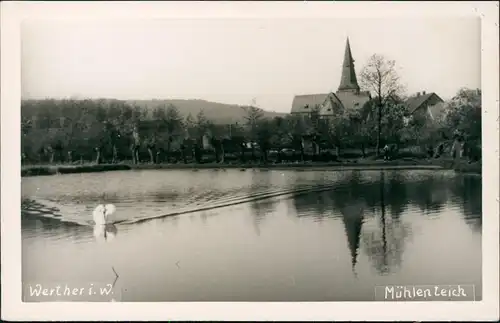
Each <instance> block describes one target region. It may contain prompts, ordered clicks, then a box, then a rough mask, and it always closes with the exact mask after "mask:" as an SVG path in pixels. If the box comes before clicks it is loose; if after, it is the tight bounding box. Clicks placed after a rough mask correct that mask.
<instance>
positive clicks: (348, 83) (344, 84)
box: [339, 38, 359, 91]
mask: <svg viewBox="0 0 500 323" xmlns="http://www.w3.org/2000/svg"><path fill="white" fill-rule="evenodd" d="M341 90H357V91H359V85H358V80H357V78H356V71H355V70H354V59H353V58H352V53H351V46H350V45H349V38H347V42H346V45H345V52H344V63H343V65H342V76H341V78H340V85H339V91H341Z"/></svg>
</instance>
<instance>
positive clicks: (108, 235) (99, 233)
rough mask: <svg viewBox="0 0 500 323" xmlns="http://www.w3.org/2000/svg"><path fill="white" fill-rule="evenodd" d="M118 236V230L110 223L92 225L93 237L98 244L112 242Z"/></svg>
mask: <svg viewBox="0 0 500 323" xmlns="http://www.w3.org/2000/svg"><path fill="white" fill-rule="evenodd" d="M117 234H118V228H117V227H116V226H115V225H114V224H111V223H108V224H105V225H99V224H96V225H94V237H95V239H96V240H97V241H98V242H109V241H112V240H113V239H114V238H115V237H116V235H117Z"/></svg>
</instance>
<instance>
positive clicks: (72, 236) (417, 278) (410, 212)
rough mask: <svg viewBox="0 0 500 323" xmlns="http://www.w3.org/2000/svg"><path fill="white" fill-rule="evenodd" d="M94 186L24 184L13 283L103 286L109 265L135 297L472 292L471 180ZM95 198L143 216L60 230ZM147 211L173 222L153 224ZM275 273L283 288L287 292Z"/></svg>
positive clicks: (351, 174)
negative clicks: (424, 287) (411, 289)
mask: <svg viewBox="0 0 500 323" xmlns="http://www.w3.org/2000/svg"><path fill="white" fill-rule="evenodd" d="M86 176H88V177H86ZM99 176H100V177H102V176H105V177H107V179H108V180H106V182H107V183H113V182H114V183H115V184H117V185H114V186H109V187H104V188H102V187H100V186H92V185H93V183H94V181H95V179H94V178H93V175H91V174H87V175H85V176H81V177H77V176H73V175H68V176H66V175H64V176H59V177H50V178H49V177H48V178H43V179H41V178H27V179H23V186H22V189H23V197H24V198H25V199H24V200H23V202H22V210H23V212H22V213H23V216H22V230H23V235H22V236H23V261H24V262H23V279H48V278H47V277H49V278H51V277H52V278H58V279H60V278H64V279H66V280H70V279H77V278H78V279H82V278H81V277H86V278H85V279H87V278H88V279H89V280H99V279H108V278H109V277H108V276H111V275H113V273H112V271H111V270H110V268H111V267H114V266H116V269H118V272H119V274H120V276H121V278H120V283H122V284H123V285H124V286H126V288H127V289H128V290H129V291H132V290H133V292H129V293H127V299H131V300H134V301H135V300H140V301H172V300H191V301H192V300H198V301H214V300H219V301H228V300H241V301H271V300H277V301H304V300H310V301H325V300H328V301H331V300H335V301H345V300H353V301H354V300H365V301H369V300H372V296H373V295H372V293H373V288H372V287H373V286H372V285H374V284H379V285H380V284H385V283H387V282H389V281H390V282H391V284H414V283H416V282H419V283H421V284H429V283H442V282H443V281H446V282H447V283H451V282H456V283H459V284H460V283H467V282H469V283H474V284H479V282H480V275H481V273H480V261H481V259H480V236H481V234H480V232H481V225H482V222H481V179H480V178H477V177H466V176H457V175H455V174H454V173H450V172H429V171H414V172H409V171H387V172H380V171H344V172H308V171H303V172H294V171H283V172H280V171H258V170H255V171H246V172H240V171H238V170H234V171H232V170H227V171H225V172H221V171H218V172H216V171H203V170H201V171H198V172H191V171H188V172H182V171H179V172H177V171H165V172H157V171H145V172H128V173H123V174H116V173H113V172H110V173H103V174H99ZM115 176H117V177H116V178H115ZM75 179H77V180H79V185H78V186H77V187H75V184H74V183H75ZM86 179H88V180H86ZM92 190H94V191H92ZM83 191H85V192H86V193H85V194H83V197H82V195H80V193H81V192H83ZM104 193H105V197H106V200H107V201H110V200H112V201H110V202H113V204H115V205H116V206H117V209H118V210H119V212H117V215H118V216H119V217H120V219H130V218H132V219H136V218H146V219H149V220H148V221H145V222H143V223H140V224H137V223H135V224H128V225H124V224H123V223H120V224H117V225H115V226H106V227H99V228H96V227H94V226H93V225H88V224H87V225H79V224H76V223H73V222H64V221H66V220H71V221H73V220H78V219H83V222H85V219H86V217H87V216H88V215H90V214H91V210H92V209H93V207H94V206H95V205H96V203H97V202H100V201H101V199H102V197H103V194H104ZM94 198H95V199H97V201H94V200H93V199H94ZM33 200H35V201H33ZM90 200H92V201H90ZM115 201H116V202H115ZM86 205H88V206H86ZM228 205H229V206H228ZM222 206H224V207H222ZM184 211H186V212H185V213H183V212H184ZM158 214H170V216H166V217H161V218H158V219H156V220H151V216H154V215H158ZM172 214H180V215H177V216H173V215H172ZM40 215H42V216H40ZM68 215H71V216H68ZM464 223H467V225H465V224H464ZM118 231H119V234H118ZM443 232H446V233H448V232H453V234H451V235H450V234H448V235H443ZM443 237H444V239H445V240H443ZM113 239H115V241H113ZM111 241H113V243H110V242H111ZM118 241H119V242H120V243H116V242H118ZM73 242H76V243H73ZM99 242H100V243H104V245H100V244H99ZM441 255H446V256H444V257H443V256H441ZM175 261H180V264H181V265H180V266H181V268H182V270H179V268H178V267H177V266H176V265H175ZM449 263H451V264H450V265H448V264H449ZM311 264H313V265H311ZM144 268H147V270H144ZM457 268H458V269H457ZM285 276H286V277H288V276H291V277H293V278H294V283H293V284H291V283H290V282H289V281H287V283H286V284H284V282H283V281H284V279H283V277H285ZM106 277H108V278H106ZM356 277H357V279H356ZM111 278H114V276H111ZM388 279H390V280H388ZM429 280H432V281H429ZM361 283H362V284H361Z"/></svg>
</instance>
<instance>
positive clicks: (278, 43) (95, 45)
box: [2, 2, 499, 320]
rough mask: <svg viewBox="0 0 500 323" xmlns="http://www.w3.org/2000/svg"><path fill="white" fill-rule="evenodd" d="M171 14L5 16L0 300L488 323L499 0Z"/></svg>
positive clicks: (494, 226) (494, 238)
mask: <svg viewBox="0 0 500 323" xmlns="http://www.w3.org/2000/svg"><path fill="white" fill-rule="evenodd" d="M83 4H84V3H81V5H83ZM188 4H189V6H191V7H192V8H195V7H197V6H198V3H194V2H193V3H185V4H180V3H177V6H179V7H178V8H181V7H183V8H186V9H185V10H184V11H183V12H184V15H179V16H177V17H176V16H175V15H173V14H172V13H170V15H168V14H166V15H165V16H161V15H159V14H157V15H152V16H151V17H148V16H147V15H145V14H142V15H139V14H137V16H135V17H134V16H133V15H132V14H133V13H134V10H133V9H132V7H133V6H135V8H139V7H137V5H139V4H138V3H130V6H129V7H130V8H129V9H128V10H129V11H126V10H125V9H124V11H123V12H127V13H128V14H123V15H122V16H120V14H119V12H120V11H118V13H115V14H114V15H113V14H111V12H110V11H111V9H109V8H112V7H113V6H110V3H108V4H107V5H108V6H109V7H108V9H109V10H103V11H101V14H100V15H99V14H97V15H96V16H95V17H93V16H92V15H91V14H90V13H91V11H89V12H90V13H88V14H84V11H83V9H82V11H81V12H80V13H79V12H78V11H79V10H78V9H77V7H78V4H77V3H75V5H74V7H75V8H74V9H73V10H72V11H71V13H73V14H75V17H76V18H78V19H76V18H75V19H70V17H71V16H70V15H69V14H68V16H66V17H63V16H55V14H54V15H52V16H50V15H47V18H45V19H44V18H43V16H42V15H41V14H40V15H39V16H38V17H37V16H36V14H33V15H32V16H29V15H28V16H27V18H25V19H22V21H21V20H20V22H19V23H18V25H19V26H18V27H17V28H18V29H17V30H18V33H19V35H18V36H17V37H18V38H19V39H18V41H17V43H16V44H17V45H18V47H19V48H18V49H17V51H16V53H17V55H18V56H19V57H18V58H17V60H18V61H19V70H18V71H17V72H16V73H18V74H19V75H18V77H17V79H18V80H19V89H18V92H19V97H17V103H15V104H17V105H14V106H12V107H11V106H7V104H6V103H4V99H3V98H2V253H4V250H5V249H10V245H11V244H12V245H17V246H18V247H16V248H19V252H20V255H19V264H18V266H19V269H20V272H19V273H17V275H19V276H20V285H19V286H20V288H19V291H18V292H16V293H18V294H16V295H19V297H20V299H19V300H18V302H22V303H23V304H24V305H23V306H31V305H33V306H37V308H38V309H39V310H42V309H43V308H44V307H46V306H49V307H50V306H52V305H53V304H59V305H58V306H63V305H64V304H67V305H66V306H73V305H74V306H79V305H78V304H81V305H89V306H94V305H95V306H101V307H99V308H100V310H99V311H100V312H101V314H103V313H102V312H103V311H107V310H106V308H107V307H106V306H108V307H109V306H112V305H110V304H109V303H110V302H113V303H117V306H123V307H120V308H124V310H125V309H126V308H127V307H130V308H129V310H130V309H131V308H132V307H133V306H136V305H139V304H146V303H147V304H149V303H159V304H163V303H165V302H169V306H172V307H173V306H176V304H179V306H185V308H186V310H184V312H183V313H186V315H188V314H190V315H195V313H194V312H196V311H197V310H196V304H201V303H200V302H202V303H203V304H207V303H210V304H215V303H219V304H224V303H225V302H231V303H232V304H237V303H256V304H257V303H264V302H265V303H267V304H269V303H271V305H269V306H273V305H272V304H285V303H287V304H289V306H290V308H293V307H294V306H295V305H294V304H301V305H300V306H301V308H303V309H304V311H305V312H304V314H303V316H302V317H303V318H304V319H308V318H311V319H313V318H315V317H316V318H320V317H323V318H328V317H329V318H331V319H334V318H335V313H334V312H333V310H331V311H330V313H329V314H325V316H315V315H316V314H312V313H311V312H314V310H313V309H311V310H308V309H307V304H309V303H310V304H320V303H322V304H325V307H324V309H327V308H328V306H326V305H327V304H335V306H344V305H342V304H352V307H351V309H355V308H359V309H358V310H357V311H360V312H363V310H362V308H364V305H363V306H360V305H356V304H365V303H372V304H371V305H373V304H375V305H374V306H397V304H400V303H402V302H405V303H406V305H407V306H412V307H411V308H412V309H413V310H414V311H415V313H414V314H415V315H418V314H419V313H418V312H422V311H424V312H425V310H422V309H420V310H419V308H420V307H419V306H420V305H418V304H424V305H427V304H434V306H436V307H437V306H438V305H439V304H441V305H442V306H443V307H444V306H445V305H446V304H448V305H450V304H451V305H450V306H453V308H457V306H458V307H462V306H464V307H466V306H471V308H472V307H474V306H476V307H474V308H475V309H474V311H476V312H478V313H476V314H477V315H479V314H480V313H479V312H480V311H479V310H478V308H479V306H483V305H484V304H487V305H484V306H483V309H484V310H483V312H482V314H483V315H490V316H488V317H491V318H494V317H495V316H496V317H497V318H498V247H499V243H498V216H499V214H498V179H499V178H498V2H490V3H489V4H488V3H482V7H480V6H479V5H478V6H477V8H479V9H480V8H483V9H481V10H482V11H481V10H479V9H477V8H476V9H475V10H474V4H473V3H467V2H464V4H468V6H469V7H468V8H469V9H468V11H467V10H465V9H464V10H462V11H464V12H468V14H455V15H454V14H452V13H453V10H452V9H453V5H454V4H455V5H457V6H458V4H457V3H453V2H450V3H448V4H447V5H446V4H444V3H442V4H441V7H442V8H446V6H448V7H449V8H450V14H448V15H438V14H436V12H437V9H436V10H434V11H433V12H434V14H429V15H424V14H423V12H424V11H423V9H422V8H430V7H432V5H431V4H430V3H427V4H425V3H421V4H420V5H419V4H417V3H412V4H413V6H415V7H416V8H417V10H416V11H412V9H411V4H408V5H406V4H400V7H399V9H398V10H400V11H401V12H402V13H405V12H406V13H407V15H404V14H401V15H397V14H394V13H393V14H390V12H389V11H390V9H391V8H396V7H395V6H394V5H395V4H392V6H391V4H389V3H379V4H380V6H382V5H384V6H387V8H388V10H387V16H384V10H381V9H380V8H379V10H378V11H377V10H376V11H374V12H373V14H370V11H369V9H368V8H373V4H375V3H370V2H366V3H365V4H363V3H357V4H353V5H351V6H350V5H349V4H348V3H344V4H339V7H338V9H335V7H334V4H331V5H330V6H328V5H327V4H326V3H325V4H321V3H318V4H314V3H307V2H305V3H304V2H297V3H293V2H290V3H286V2H281V3H277V2H276V3H270V4H268V5H266V3H264V2H262V3H253V6H252V4H251V3H241V4H240V5H238V4H229V3H226V4H225V6H224V3H222V2H221V3H218V4H217V3H216V4H214V5H212V6H211V5H210V4H201V3H199V5H200V8H199V9H198V10H196V9H194V12H199V15H198V16H196V15H195V14H193V15H192V16H189V14H187V12H188V11H187V7H188V6H187V5H188ZM479 4H481V3H479ZM3 5H4V4H2V6H3ZM51 5H52V6H53V7H57V5H56V4H55V3H54V4H51ZM88 5H91V4H88ZM144 5H145V6H146V4H144ZM165 5H166V6H167V7H168V4H165ZM217 5H219V7H220V8H221V9H220V10H219V11H217V10H216V8H217ZM65 6H66V7H65V8H66V12H70V9H71V8H72V7H73V5H72V3H69V2H68V3H65ZM152 6H153V7H154V5H152ZM287 6H289V7H290V8H291V9H290V10H291V11H290V14H288V15H287V14H285V13H283V11H286V10H287V9H286V8H287ZM314 6H317V7H318V8H319V9H317V10H316V11H319V12H320V14H318V15H316V16H314V15H313V14H312V11H311V10H309V9H307V8H312V7H314ZM6 7H7V6H6ZM35 7H36V6H35ZM35 7H33V9H31V10H35V9H34V8H35ZM94 7H95V8H96V11H95V12H96V13H98V12H99V11H98V7H99V6H98V4H94ZM115 7H117V6H115ZM125 7H126V4H125V3H124V4H123V8H125ZM169 7H170V8H173V9H175V8H176V6H174V5H173V4H171V5H170V6H169ZM202 7H206V8H207V13H206V14H204V13H203V10H202V9H201V8H202ZM257 7H258V8H260V9H259V10H257V9H256V12H257V13H259V12H260V13H262V14H261V15H260V16H259V14H257V13H256V14H254V15H251V14H250V9H252V8H257ZM301 7H302V9H301ZM363 7H365V8H366V9H365V11H364V12H363V13H361V12H360V11H359V10H360V8H363ZM401 7H402V8H401ZM405 7H406V8H405ZM41 8H42V9H43V6H41ZM82 8H83V7H82ZM210 8H212V10H208V9H210ZM224 8H226V9H227V8H232V10H230V9H227V10H224ZM245 8H247V9H248V11H246V10H247V9H245ZM266 8H267V9H268V10H271V9H272V10H273V12H274V11H276V12H281V15H280V14H277V16H276V17H273V15H271V14H269V13H270V12H271V11H267V14H266ZM321 8H323V9H321ZM418 8H420V11H418ZM485 8H486V9H485ZM495 8H496V11H497V12H495ZM150 9H151V11H153V9H152V7H151V8H150ZM46 10H48V9H46ZM308 10H309V11H308ZM336 10H337V11H336ZM339 10H344V12H345V14H341V13H340V12H339ZM429 10H430V9H429ZM488 10H489V11H488ZM165 11H166V12H168V9H166V10H165ZM181 11H182V10H181ZM301 11H303V16H301V15H300V13H301ZM321 11H323V12H324V14H323V15H322V14H321ZM329 11H332V12H333V13H332V14H331V15H328V14H327V13H328V12H329ZM335 11H336V12H335ZM462 11H461V12H462ZM30 12H32V11H30ZM216 12H220V13H221V14H220V15H219V16H217V15H216V14H215V13H216ZM293 12H295V14H293ZM412 12H413V15H410V14H409V13H412ZM416 12H421V13H422V14H417V13H416ZM104 13H108V14H109V17H106V16H105V15H104ZM231 13H232V14H233V16H231ZM238 13H241V15H240V16H238ZM348 13H349V14H348ZM485 15H488V17H489V18H488V19H489V20H486V18H485ZM2 16H3V15H2ZM485 21H490V24H489V25H485ZM491 21H493V22H494V23H496V26H497V27H496V29H495V28H494V26H493V25H494V24H493V23H491ZM492 26H493V27H492ZM2 29H3V28H2ZM486 29H487V30H488V31H486ZM5 32H6V31H5ZM486 32H487V33H488V35H493V36H496V37H497V38H496V40H495V39H493V40H489V42H488V41H487V42H485V37H486V36H485V33H486ZM3 47H5V46H4V41H3V40H2V52H3V50H4V48H3ZM488 53H489V54H488ZM2 56H3V57H2V68H3V66H4V64H6V63H4V55H3V54H2ZM485 57H486V58H487V59H488V60H489V61H487V59H486V58H485ZM492 57H494V59H493V60H492ZM486 67H488V68H486ZM492 67H493V68H492ZM495 67H496V71H495V69H494V68H495ZM485 73H486V74H485ZM6 83H7V82H6ZM12 83H15V82H14V81H13V82H12ZM4 86H5V89H4ZM8 86H9V85H8V84H5V83H4V77H3V76H2V96H4V91H8V89H9V88H8ZM12 92H16V90H12ZM9 102H16V101H15V100H14V101H9ZM483 105H484V106H483ZM7 109H8V110H9V112H5V111H4V110H7ZM4 112H5V113H4ZM7 113H8V114H9V115H14V114H16V117H15V119H8V120H7V119H6V118H7V117H6V115H7ZM495 119H496V120H495ZM14 123H15V125H14ZM7 127H8V128H9V129H13V130H9V131H7ZM5 136H7V137H5ZM14 137H16V139H15V141H14V142H17V143H18V144H17V146H16V147H15V148H13V149H9V150H7V147H6V146H5V144H6V142H7V141H11V140H14ZM17 138H18V139H19V141H17ZM14 154H15V155H16V156H13V155H14ZM7 159H9V161H7ZM6 164H9V165H14V164H15V165H16V168H15V169H18V171H11V169H10V168H9V167H7V165H6ZM17 167H19V168H17ZM6 173H9V181H10V179H12V182H14V181H15V182H16V184H15V186H12V184H8V183H7V182H6V181H7V177H6V176H7V174H6ZM495 182H496V187H492V188H490V186H494V185H495V184H494V183H495ZM9 187H11V188H12V189H10V188H9ZM16 188H19V189H18V190H17V191H16ZM11 190H12V191H16V193H12V192H11ZM5 193H7V194H8V196H9V197H6V196H5V195H4V194H5ZM13 194H19V195H13ZM5 203H9V211H8V212H7V211H5V210H4V207H6V204H5ZM483 203H484V205H483ZM7 217H8V218H10V221H17V222H19V223H18V224H16V227H10V226H9V225H8V224H7V222H5V223H4V220H5V219H6V218H7ZM483 220H484V221H486V222H485V223H487V224H486V225H484V226H483ZM9 223H10V222H9ZM6 226H7V227H6ZM486 227H487V228H488V230H490V231H489V232H488V233H486V231H485V230H486ZM7 230H8V231H16V232H17V233H16V234H17V235H16V237H18V238H16V239H19V240H18V241H17V240H14V238H12V239H13V240H12V242H10V240H9V242H7V241H4V238H5V237H4V231H7ZM487 235H488V236H487ZM486 236H487V238H488V239H489V240H486ZM9 239H10V238H9ZM13 248H14V247H13ZM14 249H15V248H14ZM14 249H12V250H11V251H12V252H14V251H15V250H14ZM16 250H17V249H16ZM494 253H496V254H495V255H493V254H494ZM490 254H491V255H490ZM486 255H487V256H486ZM2 258H3V257H2ZM485 258H487V260H485ZM486 261H490V262H491V261H493V262H495V261H496V264H495V265H491V263H490V262H488V264H486ZM4 264H5V263H4V260H3V259H2V265H4ZM2 267H3V266H2ZM16 268H17V267H16ZM2 269H3V268H2ZM492 270H493V273H492ZM495 270H496V278H495V277H494V278H492V274H493V275H495ZM2 272H3V273H4V270H2ZM485 273H487V274H485ZM486 275H487V278H486ZM5 279H6V278H5V276H4V275H2V284H3V283H4V281H5ZM492 279H493V280H492ZM495 279H496V280H495ZM492 285H496V287H494V286H493V287H492ZM16 286H17V285H16ZM16 288H17V287H16ZM491 288H492V289H493V290H492V291H491V290H490V289H491ZM495 293H496V296H495ZM2 294H4V293H2ZM492 294H493V296H492ZM4 297H6V296H5V295H3V296H2V298H4ZM294 302H295V303H294ZM330 302H331V303H330ZM359 302H363V303H359ZM495 302H496V304H497V305H492V304H495ZM120 304H121V305H120ZM338 304H340V305H338ZM377 304H378V305H377ZM460 304H463V305H460ZM481 304H483V305H481ZM417 305H418V306H417ZM102 306H104V307H102ZM113 306H114V305H113ZM189 306H192V310H187V308H188V307H189ZM208 306H209V305H208ZM228 306H229V305H228ZM235 306H238V305H235ZM332 306H333V305H332ZM346 306H347V305H346ZM492 306H493V307H492ZM495 306H496V307H495ZM33 308H35V307H33ZM47 308H48V307H47ZM61 308H63V307H61ZM68 308H69V307H68ZM109 308H111V307H109ZM332 308H334V307H332ZM384 308H386V307H384ZM394 308H396V307H394ZM422 308H424V307H422ZM450 308H451V307H450ZM26 311H27V310H26ZM137 311H140V310H137ZM255 311H259V310H258V308H257V307H256V308H254V309H253V310H252V311H249V310H247V312H246V316H245V314H243V313H242V314H241V316H238V317H239V318H240V319H245V318H247V319H251V318H252V317H253V315H256V317H255V318H254V319H255V320H257V319H259V318H264V314H263V313H260V314H257V313H255ZM390 311H391V307H387V312H386V313H385V315H386V316H388V318H389V317H391V316H390ZM150 313H151V312H150ZM172 313H174V312H172ZM307 313H309V314H311V315H309V316H308V314H307ZM24 314H27V312H25V313H24ZM143 314H145V315H146V310H144V313H143ZM351 314H353V315H361V314H362V313H361V314H355V313H351ZM420 314H422V313H420ZM92 315H94V316H92V317H94V318H100V316H99V312H97V310H96V313H93V314H92ZM164 315H166V316H164V317H163V319H170V318H180V317H172V316H169V315H174V314H168V313H166V312H165V313H164ZM228 315H229V314H228ZM395 315H396V314H395ZM401 315H403V314H401ZM422 315H425V313H424V314H422ZM442 315H444V314H442ZM491 315H492V316H491ZM2 317H3V314H2ZM137 317H139V316H137ZM196 317H197V318H198V319H202V317H200V316H196ZM209 317H210V316H207V317H206V318H207V319H208V318H209ZM218 317H219V318H220V316H218ZM273 317H275V318H277V317H278V316H273ZM344 317H346V316H345V315H344ZM398 317H399V316H398ZM6 318H7V317H6ZM193 318H194V316H187V317H186V316H185V319H193ZM235 318H236V317H235ZM75 319H76V318H75ZM82 319H83V317H82ZM102 319H104V317H103V318H102ZM158 319H159V318H158ZM365 319H368V317H366V318H365ZM408 319H410V316H408V317H407V320H408Z"/></svg>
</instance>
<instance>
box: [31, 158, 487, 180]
mask: <svg viewBox="0 0 500 323" xmlns="http://www.w3.org/2000/svg"><path fill="white" fill-rule="evenodd" d="M134 169H136V170H141V169H165V170H179V169H191V170H199V169H241V170H243V169H273V170H315V171H320V170H323V171H326V170H331V171H335V170H355V169H359V170H396V169H401V170H403V169H404V170H419V169H437V170H438V169H453V170H455V171H456V172H459V173H472V174H481V163H471V164H469V163H467V162H466V161H458V162H455V161H453V160H441V159H437V160H391V161H383V160H350V161H349V160H346V161H340V162H330V163H320V162H314V163H313V162H306V163H287V164H256V163H254V164H251V163H247V164H216V163H206V164H137V165H134V164H100V165H97V164H84V165H22V166H21V177H28V176H47V175H57V174H75V173H97V172H107V171H118V170H134Z"/></svg>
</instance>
